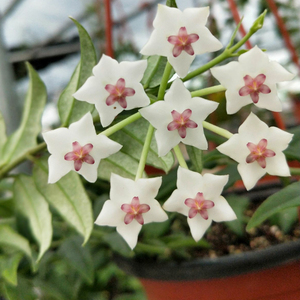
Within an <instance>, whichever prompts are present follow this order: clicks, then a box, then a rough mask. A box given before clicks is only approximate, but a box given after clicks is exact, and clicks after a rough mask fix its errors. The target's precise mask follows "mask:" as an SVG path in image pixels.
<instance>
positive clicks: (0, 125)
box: [0, 112, 7, 157]
mask: <svg viewBox="0 0 300 300" xmlns="http://www.w3.org/2000/svg"><path fill="white" fill-rule="evenodd" d="M6 140H7V137H6V126H5V122H4V119H3V116H2V114H1V112H0V157H2V154H1V152H2V147H3V146H4V144H5V143H6Z"/></svg>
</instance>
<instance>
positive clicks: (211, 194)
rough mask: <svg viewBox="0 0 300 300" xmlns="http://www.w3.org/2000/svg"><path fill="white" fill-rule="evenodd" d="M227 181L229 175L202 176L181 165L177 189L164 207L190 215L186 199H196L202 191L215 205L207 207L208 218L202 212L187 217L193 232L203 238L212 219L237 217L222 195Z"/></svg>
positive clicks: (217, 220) (195, 235) (198, 237)
mask: <svg viewBox="0 0 300 300" xmlns="http://www.w3.org/2000/svg"><path fill="white" fill-rule="evenodd" d="M227 181H228V175H225V176H217V175H213V174H205V175H204V176H202V175H201V174H199V173H196V172H192V171H190V170H187V169H184V168H182V167H179V168H178V172H177V189H176V190H175V191H174V192H173V193H172V195H171V196H170V197H169V199H168V200H167V201H166V202H165V203H164V205H163V207H164V209H165V210H167V211H171V212H179V213H181V214H183V215H185V216H187V217H188V216H189V211H190V207H189V206H187V205H186V203H185V201H186V199H189V198H190V199H195V198H196V197H197V194H198V193H202V196H203V198H204V199H205V200H208V201H212V202H213V206H212V207H210V208H207V215H208V218H207V219H204V218H203V217H202V216H201V215H200V213H197V214H196V215H195V216H193V217H192V218H190V217H188V218H187V221H188V224H189V226H190V229H191V234H192V236H193V238H194V239H195V240H196V241H198V240H200V239H201V238H202V236H203V235H204V233H205V231H206V230H207V228H208V227H209V226H210V224H211V222H212V220H213V221H215V222H221V221H231V220H234V219H236V215H235V213H234V211H233V210H232V208H231V207H230V206H229V204H228V203H227V201H226V200H225V198H224V197H222V196H221V192H222V190H223V188H224V186H225V184H226V183H227Z"/></svg>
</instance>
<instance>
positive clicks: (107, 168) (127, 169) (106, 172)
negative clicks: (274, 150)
mask: <svg viewBox="0 0 300 300" xmlns="http://www.w3.org/2000/svg"><path fill="white" fill-rule="evenodd" d="M138 165H139V163H138V161H137V160H136V159H134V158H132V157H131V156H129V155H127V154H125V153H123V152H121V151H119V152H117V153H115V154H113V155H111V156H109V157H108V158H105V159H102V160H101V162H100V165H99V168H98V177H99V178H101V179H103V180H107V181H109V180H110V176H111V173H115V174H118V175H120V176H122V177H126V178H130V179H134V178H135V174H136V172H137V169H138Z"/></svg>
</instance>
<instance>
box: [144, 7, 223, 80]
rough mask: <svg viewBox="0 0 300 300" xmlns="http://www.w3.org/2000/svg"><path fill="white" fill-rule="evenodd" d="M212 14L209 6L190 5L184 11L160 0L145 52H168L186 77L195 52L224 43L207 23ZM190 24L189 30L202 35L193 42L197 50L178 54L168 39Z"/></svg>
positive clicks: (176, 69) (217, 47)
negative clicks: (163, 3)
mask: <svg viewBox="0 0 300 300" xmlns="http://www.w3.org/2000/svg"><path fill="white" fill-rule="evenodd" d="M208 14H209V8H208V7H202V8H193V9H190V8H187V9H185V10H184V11H180V10H179V9H177V8H173V7H168V6H164V5H161V4H158V9H157V14H156V17H155V19H154V21H153V26H154V31H153V32H152V34H151V36H150V39H149V41H148V42H147V43H146V45H145V46H144V47H143V48H142V50H141V53H142V54H144V55H161V56H166V57H167V59H168V61H169V62H170V64H171V65H172V66H173V68H174V70H175V71H176V73H177V74H178V75H179V76H180V77H184V76H185V75H186V74H187V73H188V71H189V67H190V65H191V64H192V62H193V60H194V59H195V55H197V54H203V53H206V52H213V51H217V50H219V49H221V48H222V44H221V43H220V42H219V41H218V40H217V39H216V38H215V37H214V36H213V35H212V34H211V33H210V31H209V30H208V29H207V27H205V24H206V21H207V17H208ZM182 27H184V28H186V30H187V34H197V35H198V36H199V39H198V40H197V41H195V42H192V43H191V46H192V48H193V50H194V54H193V55H190V54H188V53H187V52H186V51H184V50H183V51H182V52H181V54H180V55H178V56H177V57H174V55H173V53H172V51H173V48H174V45H173V44H171V43H170V42H169V41H168V38H169V37H170V36H177V35H178V32H179V30H180V28H182Z"/></svg>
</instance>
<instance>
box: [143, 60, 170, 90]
mask: <svg viewBox="0 0 300 300" xmlns="http://www.w3.org/2000/svg"><path fill="white" fill-rule="evenodd" d="M167 62H168V60H167V58H166V57H162V56H158V55H152V56H149V57H148V58H147V69H146V71H145V73H144V76H143V78H142V80H141V83H142V84H143V85H144V88H145V89H146V88H155V87H157V86H159V85H160V83H161V79H162V76H163V74H164V71H165V67H166V64H167ZM173 74H174V71H173V70H172V72H171V75H170V77H171V76H173Z"/></svg>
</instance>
